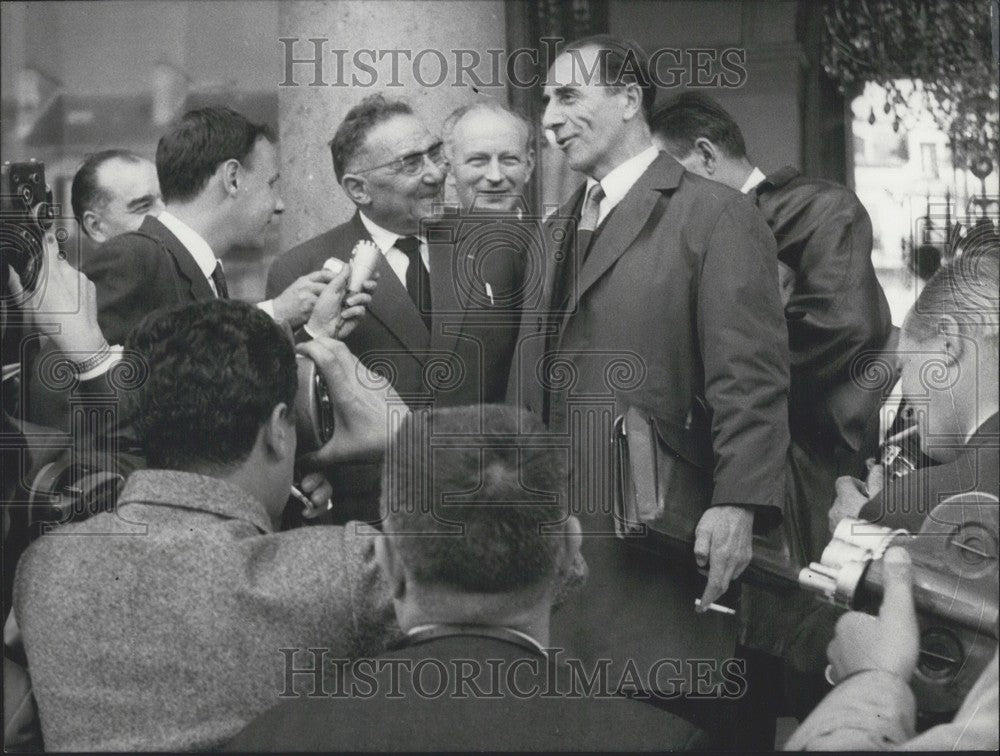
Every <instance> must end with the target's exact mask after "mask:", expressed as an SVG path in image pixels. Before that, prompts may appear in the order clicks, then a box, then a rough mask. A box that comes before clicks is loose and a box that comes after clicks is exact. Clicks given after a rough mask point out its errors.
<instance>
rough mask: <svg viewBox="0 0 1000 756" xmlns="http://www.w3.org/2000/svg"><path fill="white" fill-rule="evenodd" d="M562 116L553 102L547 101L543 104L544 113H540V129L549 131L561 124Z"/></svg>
mask: <svg viewBox="0 0 1000 756" xmlns="http://www.w3.org/2000/svg"><path fill="white" fill-rule="evenodd" d="M562 120H563V119H562V114H561V113H560V112H559V106H558V105H557V104H556V102H555V100H549V101H548V102H547V103H546V104H545V112H543V113H542V128H543V129H551V128H554V127H556V126H558V125H559V124H561V123H562Z"/></svg>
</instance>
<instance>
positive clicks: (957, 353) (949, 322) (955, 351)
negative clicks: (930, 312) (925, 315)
mask: <svg viewBox="0 0 1000 756" xmlns="http://www.w3.org/2000/svg"><path fill="white" fill-rule="evenodd" d="M959 334H960V331H959V327H958V321H957V320H955V318H954V317H953V316H951V315H941V316H940V317H938V321H937V335H936V336H935V337H934V338H935V340H936V341H937V342H938V346H939V348H940V350H941V351H942V352H944V353H945V355H946V359H947V361H948V364H949V365H952V364H955V365H957V364H958V362H959V360H961V359H962V354H963V353H964V352H965V349H966V345H965V341H964V340H963V339H962V337H961V336H960V335H959Z"/></svg>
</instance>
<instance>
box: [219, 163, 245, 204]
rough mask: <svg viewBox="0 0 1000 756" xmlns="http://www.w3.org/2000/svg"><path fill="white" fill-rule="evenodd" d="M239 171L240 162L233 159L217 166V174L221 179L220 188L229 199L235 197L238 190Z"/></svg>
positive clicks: (240, 177)
mask: <svg viewBox="0 0 1000 756" xmlns="http://www.w3.org/2000/svg"><path fill="white" fill-rule="evenodd" d="M241 170H242V167H241V166H240V161H239V160H235V159H230V160H227V161H226V162H224V163H222V164H221V165H220V166H219V170H218V173H219V174H220V178H221V179H222V187H223V189H224V190H225V192H226V194H228V195H229V196H231V197H235V196H236V194H237V193H238V192H239V190H240V181H241V180H242V176H241V175H240V172H241Z"/></svg>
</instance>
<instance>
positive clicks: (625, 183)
mask: <svg viewBox="0 0 1000 756" xmlns="http://www.w3.org/2000/svg"><path fill="white" fill-rule="evenodd" d="M659 154H660V151H659V150H658V149H657V148H656V147H653V146H650V147H648V148H647V149H645V150H643V151H642V152H640V153H639V154H638V155H635V156H633V157H630V158H629V159H628V160H626V161H625V162H624V163H622V164H621V165H619V166H618V167H617V168H615V169H614V170H612V171H611V172H610V173H608V175H607V176H605V177H604V178H602V179H601V180H600V182H597V181H595V180H594V179H587V193H588V194H589V193H590V189H591V187H593V186H594V184H597V183H600V185H601V188H602V189H604V199H602V200H601V204H600V206H599V212H598V214H597V225H598V226H600V225H601V224H602V223H603V222H604V219H605V218H607V217H608V214H609V213H610V212H611V211H612V210H614V209H615V207H616V206H617V205H618V203H619V202H621V201H622V200H623V199H625V195H626V194H628V193H629V190H630V189H631V188H632V187H633V186H635V182H636V181H638V180H639V177H640V176H642V174H644V173H645V172H646V169H647V168H649V166H651V165H652V164H653V161H654V160H656V156H657V155H659ZM585 196H586V195H585Z"/></svg>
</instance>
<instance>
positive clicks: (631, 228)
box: [562, 153, 684, 328]
mask: <svg viewBox="0 0 1000 756" xmlns="http://www.w3.org/2000/svg"><path fill="white" fill-rule="evenodd" d="M683 173H684V168H683V166H681V164H680V163H678V162H677V161H676V160H674V159H673V158H669V157H667V156H666V155H665V154H662V153H661V154H660V155H658V156H657V158H656V160H654V161H653V162H652V164H651V165H650V166H649V168H647V169H646V172H645V173H643V174H642V176H640V177H639V180H638V181H636V182H635V184H634V185H633V186H632V188H631V189H629V191H628V194H626V195H625V197H624V198H623V199H622V200H621V202H619V203H618V205H617V206H616V207H615V208H614V210H613V211H612V212H611V215H610V216H609V217H608V219H607V221H606V225H605V226H604V228H602V229H601V230H600V233H599V234H598V235H597V238H596V239H595V240H594V243H593V247H592V249H591V250H590V252H589V254H588V255H587V259H586V261H585V262H584V263H583V265H582V266H581V267H580V269H579V280H578V281H577V285H576V286H575V287H573V288H572V289H571V290H570V296H569V303H568V306H567V307H566V310H565V312H564V313H563V318H562V327H563V328H565V326H566V321H567V320H568V319H569V316H570V315H571V313H573V312H574V311H575V310H576V306H577V303H578V302H579V301H580V299H581V298H582V297H583V296H584V295H585V294H586V293H587V290H588V289H590V287H591V286H593V285H594V284H595V283H597V281H598V280H600V278H601V277H602V276H603V275H604V274H605V273H606V272H607V271H608V269H609V268H610V267H611V266H612V265H614V263H615V261H616V260H618V258H619V257H621V256H622V255H623V254H624V253H625V250H627V249H628V248H629V247H630V246H631V245H632V243H633V242H634V241H635V240H636V238H637V237H638V236H639V234H640V233H642V230H643V228H644V227H645V226H646V222H647V221H648V220H649V216H650V215H651V214H652V212H653V208H655V207H656V203H657V202H658V201H659V199H660V197H661V196H662V194H661V193H662V191H664V190H671V189H676V188H677V185H678V184H679V183H680V178H681V176H682V175H683Z"/></svg>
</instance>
